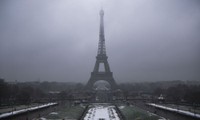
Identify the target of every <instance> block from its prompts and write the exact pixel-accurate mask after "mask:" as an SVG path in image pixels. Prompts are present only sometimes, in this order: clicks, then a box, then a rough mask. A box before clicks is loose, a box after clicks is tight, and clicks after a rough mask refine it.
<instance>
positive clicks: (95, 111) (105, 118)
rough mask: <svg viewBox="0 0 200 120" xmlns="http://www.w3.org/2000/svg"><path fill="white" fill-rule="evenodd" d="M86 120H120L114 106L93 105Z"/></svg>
mask: <svg viewBox="0 0 200 120" xmlns="http://www.w3.org/2000/svg"><path fill="white" fill-rule="evenodd" d="M84 120H120V118H119V116H118V115H117V113H116V110H115V106H113V105H101V104H99V105H98V104H97V105H93V106H92V107H91V108H90V109H89V110H88V112H87V114H86V116H85V117H84Z"/></svg>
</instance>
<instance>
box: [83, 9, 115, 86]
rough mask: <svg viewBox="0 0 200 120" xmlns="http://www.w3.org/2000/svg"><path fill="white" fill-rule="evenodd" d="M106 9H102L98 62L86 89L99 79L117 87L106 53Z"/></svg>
mask: <svg viewBox="0 0 200 120" xmlns="http://www.w3.org/2000/svg"><path fill="white" fill-rule="evenodd" d="M103 17H104V11H103V10H100V30H99V43H98V52H97V56H96V63H95V66H94V70H93V72H91V76H90V79H89V81H88V83H87V85H86V89H90V90H92V89H93V85H94V83H95V82H97V81H99V80H104V81H106V82H108V83H109V84H110V87H111V90H114V89H116V88H117V85H116V82H115V80H114V78H113V73H112V72H111V71H110V67H109V64H108V61H107V59H108V57H107V55H106V47H105V36H104V22H103ZM100 64H104V65H103V67H104V70H105V71H100V70H99V67H100Z"/></svg>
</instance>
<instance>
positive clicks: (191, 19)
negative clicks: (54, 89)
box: [0, 0, 200, 83]
mask: <svg viewBox="0 0 200 120" xmlns="http://www.w3.org/2000/svg"><path fill="white" fill-rule="evenodd" d="M199 5H200V2H199V1H198V0H191V1H190V0H182V1H180V0H168V1H164V0H161V1H160V0H126V1H121V0H84V1H83V0H73V1H72V0H58V1H55V0H42V1H41V0H31V1H26V0H18V1H13V0H2V1H0V26H1V27H0V56H1V60H0V66H1V67H0V77H1V78H4V79H5V80H7V81H15V80H17V81H38V80H40V81H58V82H74V81H77V82H81V83H86V82H87V81H88V79H89V77H90V76H89V75H90V72H92V70H93V67H94V64H95V60H96V59H95V57H96V54H97V47H98V40H99V36H98V34H99V10H100V9H101V8H103V9H104V11H105V19H104V23H105V43H106V52H107V54H108V62H109V63H110V67H111V71H112V72H113V73H114V74H113V75H114V77H115V79H116V81H117V82H138V81H166V80H200V75H199V72H200V64H199V61H200V55H199V51H200V49H199V48H200V40H199V38H200V34H199V31H200V24H199V21H200V14H199V12H200V7H199Z"/></svg>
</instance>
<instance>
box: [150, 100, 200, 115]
mask: <svg viewBox="0 0 200 120" xmlns="http://www.w3.org/2000/svg"><path fill="white" fill-rule="evenodd" d="M148 105H150V106H153V107H156V108H160V109H164V110H168V111H172V112H176V113H179V114H183V115H187V116H192V117H196V118H200V114H195V113H192V112H189V111H185V110H179V109H175V108H170V107H166V106H162V105H158V104H154V103H148Z"/></svg>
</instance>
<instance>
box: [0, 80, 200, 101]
mask: <svg viewBox="0 0 200 120" xmlns="http://www.w3.org/2000/svg"><path fill="white" fill-rule="evenodd" d="M199 83H200V82H197V83H195V84H187V83H185V82H182V81H171V82H146V83H123V84H119V89H120V91H121V92H120V93H123V96H125V97H132V98H134V97H138V96H140V95H141V94H147V95H149V96H152V97H154V98H156V97H158V96H160V95H161V94H162V95H163V96H164V97H165V98H166V100H167V101H171V102H187V103H192V104H193V103H196V104H200V84H199ZM116 95H118V92H116ZM120 95H121V94H120ZM77 96H78V97H85V96H91V95H90V93H89V92H87V91H86V92H84V85H83V84H81V83H61V82H38V81H37V82H19V83H17V82H15V83H7V82H5V81H4V80H3V79H0V105H12V104H15V105H16V104H30V103H31V102H47V101H52V100H53V99H57V100H64V99H73V98H75V97H77Z"/></svg>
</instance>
